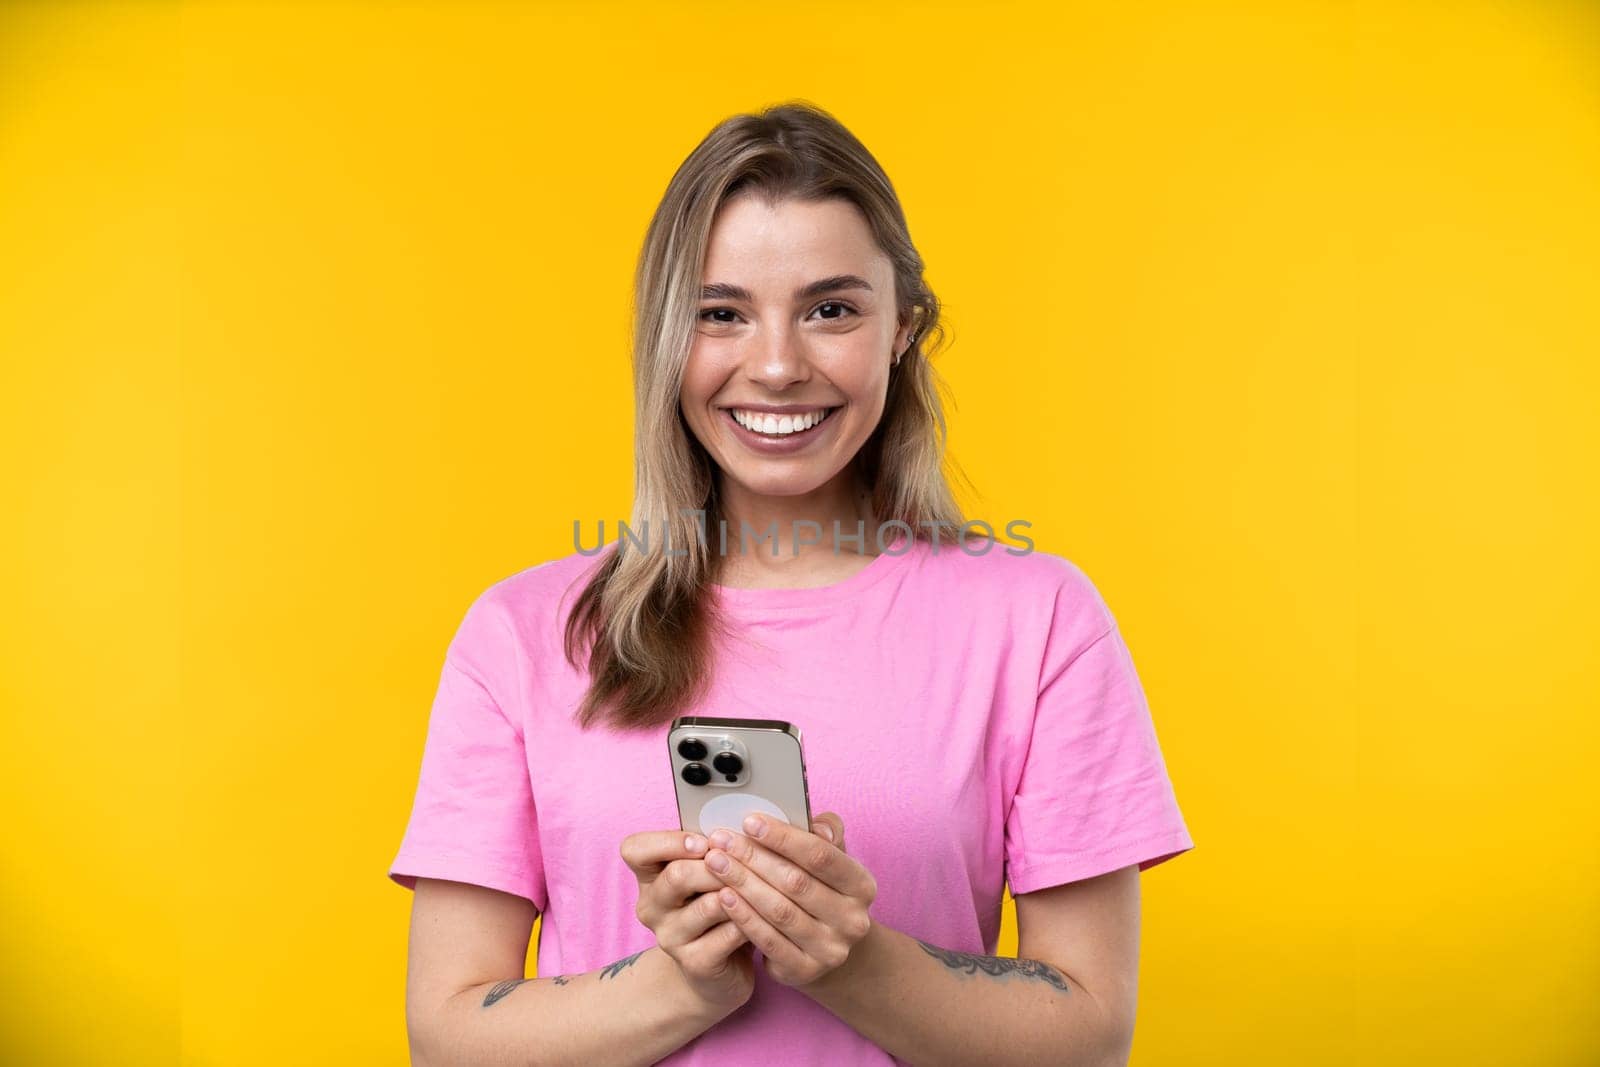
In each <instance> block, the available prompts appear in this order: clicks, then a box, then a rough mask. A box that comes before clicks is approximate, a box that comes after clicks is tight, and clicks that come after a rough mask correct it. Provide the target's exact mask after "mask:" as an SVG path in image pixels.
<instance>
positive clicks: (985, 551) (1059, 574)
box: [922, 537, 1099, 600]
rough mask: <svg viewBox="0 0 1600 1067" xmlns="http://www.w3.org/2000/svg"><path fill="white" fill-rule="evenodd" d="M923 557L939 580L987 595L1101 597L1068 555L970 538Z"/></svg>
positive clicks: (943, 543) (928, 549)
mask: <svg viewBox="0 0 1600 1067" xmlns="http://www.w3.org/2000/svg"><path fill="white" fill-rule="evenodd" d="M922 551H923V554H924V556H925V558H926V559H927V561H928V570H929V573H930V575H931V576H932V577H934V578H935V579H936V580H938V581H940V582H943V583H946V584H949V585H951V586H954V587H957V588H960V589H964V590H965V589H970V590H972V591H976V592H981V593H983V594H985V595H987V596H1020V597H1025V598H1029V599H1038V598H1041V597H1042V598H1046V599H1050V600H1054V599H1056V598H1057V597H1059V596H1065V597H1068V598H1077V599H1082V598H1085V597H1088V598H1091V599H1092V598H1094V597H1096V596H1098V595H1099V593H1098V590H1096V588H1095V585H1094V582H1092V581H1091V580H1090V579H1089V576H1088V575H1087V574H1086V573H1084V570H1083V568H1081V567H1079V566H1078V564H1077V563H1075V562H1073V561H1072V560H1071V559H1068V558H1067V557H1066V556H1062V555H1058V554H1056V553H1054V552H1046V551H1044V550H1042V549H1039V548H1034V547H1031V546H1030V547H1029V548H1027V549H1023V548H1020V547H1018V546H1016V545H1011V544H1007V543H1005V542H1003V541H998V540H985V539H982V538H977V537H972V538H968V539H967V541H966V542H965V543H956V542H952V541H949V540H943V541H941V542H940V543H939V544H938V545H937V546H934V545H932V544H926V545H925V546H924V547H923V549H922Z"/></svg>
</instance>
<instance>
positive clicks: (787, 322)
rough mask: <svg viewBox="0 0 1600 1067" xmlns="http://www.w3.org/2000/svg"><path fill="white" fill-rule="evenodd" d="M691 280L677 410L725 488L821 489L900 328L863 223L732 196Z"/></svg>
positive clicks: (824, 207)
mask: <svg viewBox="0 0 1600 1067" xmlns="http://www.w3.org/2000/svg"><path fill="white" fill-rule="evenodd" d="M702 284H703V289H702V291H701V297H702V299H701V300H700V309H699V315H698V322H697V324H696V330H695V335H694V342H693V345H692V347H691V348H690V351H689V360H688V365H687V367H686V368H685V371H684V378H683V388H682V391H681V394H680V403H681V406H682V409H683V416H684V418H685V419H686V420H687V421H688V424H689V426H690V428H691V429H692V430H693V431H694V435H695V436H696V437H697V438H699V440H700V443H701V444H702V445H704V446H705V448H706V451H708V452H709V453H710V454H711V456H712V457H713V458H714V459H715V460H716V462H717V465H718V466H719V467H720V468H721V469H722V473H723V477H724V484H725V487H726V488H728V489H731V490H733V491H735V492H737V491H738V490H739V489H743V490H745V491H747V492H749V493H751V494H756V495H762V496H794V495H798V494H804V493H810V492H812V491H814V490H816V489H818V488H820V487H823V486H825V485H828V484H829V483H831V482H832V481H833V480H834V479H835V478H837V477H839V476H840V475H841V472H845V470H846V468H847V467H848V465H849V464H850V461H851V460H852V459H853V458H854V457H855V455H856V453H857V452H858V451H860V449H861V446H862V445H863V444H865V443H866V440H867V438H868V437H869V436H871V434H872V431H873V429H874V428H875V427H876V426H877V425H878V419H879V417H880V416H881V415H882V414H883V404H884V396H885V394H886V392H887V389H888V381H889V365H890V361H891V359H892V358H893V355H894V353H897V352H899V351H901V350H902V349H903V348H904V347H905V345H906V343H907V341H908V334H909V332H910V331H909V329H902V328H900V327H901V324H900V323H898V322H897V321H896V317H895V292H894V272H893V268H892V266H891V264H890V262H889V258H888V257H887V256H886V255H884V254H883V252H882V251H881V250H880V249H879V248H878V246H877V244H876V243H875V242H874V241H873V239H872V233H871V231H870V230H869V229H868V228H867V223H866V220H865V218H863V217H862V215H861V214H860V211H859V209H857V208H856V206H855V205H854V204H852V203H850V202H849V201H847V200H842V199H830V200H825V201H819V202H804V201H797V200H786V201H783V202H782V203H780V204H778V205H777V206H776V207H768V206H767V205H766V204H765V203H764V202H763V201H762V200H761V199H760V198H759V197H756V196H753V195H741V196H736V197H735V198H734V199H732V200H729V201H728V202H727V203H725V204H724V205H723V206H722V208H721V210H720V211H719V213H718V215H717V218H716V221H715V223H714V224H713V225H712V229H711V235H710V246H709V248H708V249H707V253H706V269H705V277H704V279H702ZM819 414H820V415H822V420H821V422H819V423H816V424H815V425H811V423H812V422H813V421H814V420H815V419H816V418H817V416H818V415H819ZM756 419H759V420H760V421H759V423H756V422H755V421H753V420H756ZM741 421H743V422H744V423H747V424H748V425H741ZM769 431H775V432H769ZM729 481H731V482H733V483H735V485H733V486H728V485H727V484H726V483H727V482H729Z"/></svg>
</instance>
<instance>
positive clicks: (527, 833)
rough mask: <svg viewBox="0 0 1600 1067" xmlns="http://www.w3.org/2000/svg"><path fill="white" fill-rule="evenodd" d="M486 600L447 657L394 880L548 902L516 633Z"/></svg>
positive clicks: (476, 607) (409, 886) (474, 608)
mask: <svg viewBox="0 0 1600 1067" xmlns="http://www.w3.org/2000/svg"><path fill="white" fill-rule="evenodd" d="M498 610H500V609H498V608H497V607H496V606H495V605H494V604H493V603H492V602H490V601H488V600H486V599H485V598H484V597H480V598H479V600H478V601H477V602H476V603H474V604H473V606H472V607H471V608H470V609H469V610H468V612H467V616H466V618H465V619H464V620H463V621H462V624H461V626H460V628H459V629H458V630H457V632H456V636H455V639H454V640H453V641H452V642H451V644H450V648H449V651H448V652H447V653H446V656H445V663H444V668H443V670H442V671H441V672H440V676H439V688H438V691H437V693H436V695H435V696H434V700H433V709H432V711H431V713H430V714H429V717H428V731H427V738H426V740H425V741H424V743H423V751H422V770H421V773H420V775H419V776H418V779H417V790H416V796H415V798H414V800H413V801H412V807H411V818H410V821H409V822H408V823H407V825H406V829H405V834H404V837H403V838H402V840H401V844H400V851H399V854H398V855H396V856H395V858H394V862H393V863H392V864H391V865H390V868H389V877H390V878H391V879H392V880H393V881H395V882H397V883H398V884H400V885H402V886H404V887H405V888H407V889H415V888H416V885H417V878H418V877H423V878H442V879H448V880H450V881H454V882H468V883H471V884H473V885H481V886H487V887H488V888H490V889H498V890H500V891H501V892H505V893H513V894H515V895H517V896H521V897H526V898H528V899H529V900H531V901H532V902H533V904H534V906H535V907H537V908H538V909H539V911H540V912H541V913H543V912H544V910H545V906H546V903H547V895H546V887H545V878H544V862H543V857H542V855H541V853H540V849H539V835H538V817H537V814H536V811H535V808H534V800H533V786H532V783H531V781H530V779H529V774H528V760H527V754H526V749H525V746H524V743H523V731H522V729H521V728H520V727H519V726H518V724H517V722H516V719H515V717H514V715H513V714H511V713H509V712H508V706H509V705H510V704H511V702H512V700H513V699H514V696H513V694H514V692H515V685H514V684H512V680H513V679H514V678H515V677H516V662H515V656H516V647H515V643H514V640H513V638H512V636H511V635H512V628H511V627H510V626H509V625H507V623H506V620H504V619H497V618H496V617H495V614H496V612H497V611H498Z"/></svg>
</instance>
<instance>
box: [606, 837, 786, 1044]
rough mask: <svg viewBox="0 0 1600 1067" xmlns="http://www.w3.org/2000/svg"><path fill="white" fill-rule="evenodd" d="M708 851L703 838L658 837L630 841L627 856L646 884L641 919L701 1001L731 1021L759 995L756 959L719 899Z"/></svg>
mask: <svg viewBox="0 0 1600 1067" xmlns="http://www.w3.org/2000/svg"><path fill="white" fill-rule="evenodd" d="M696 841H697V842H698V845H697V846H696V847H690V845H691V844H693V843H694V842H696ZM705 848H706V840H705V838H703V837H701V836H700V835H698V834H686V833H685V832H684V831H682V830H652V831H646V832H644V833H637V834H629V835H628V836H627V837H625V838H623V839H622V848H621V851H622V859H623V862H624V863H626V864H627V865H628V867H629V869H630V870H632V871H633V873H634V876H635V877H636V878H637V879H638V880H639V902H638V903H637V904H636V905H634V914H635V915H637V916H638V918H639V921H640V922H642V923H644V924H645V925H646V926H647V927H649V928H650V932H651V933H653V934H655V935H656V944H657V945H660V946H661V950H662V951H663V952H665V953H666V954H667V955H668V956H670V957H672V959H673V960H674V961H675V962H676V963H677V964H678V968H679V970H681V971H682V972H683V976H684V978H685V979H686V980H687V981H688V983H689V985H690V987H691V988H692V989H693V990H694V991H695V992H696V993H697V994H698V995H699V996H700V998H701V1000H703V1001H705V1003H706V1004H707V1006H708V1007H709V1008H711V1010H713V1011H715V1012H721V1013H723V1014H726V1013H729V1012H732V1011H735V1010H736V1009H738V1008H739V1007H740V1006H741V1005H743V1004H744V1003H745V1001H747V1000H749V999H750V994H751V993H753V992H755V987H756V971H755V953H754V951H753V950H751V949H750V948H748V947H746V946H748V944H749V942H748V941H747V940H746V938H745V936H744V931H742V930H740V929H739V927H738V926H737V925H735V924H734V923H733V922H731V921H730V920H729V918H728V915H727V913H726V911H725V910H724V909H723V907H722V904H721V902H720V901H719V900H718V898H717V894H716V890H718V889H720V888H721V887H722V882H721V881H720V880H719V879H718V878H717V877H716V876H715V875H713V874H712V873H711V872H710V871H708V870H706V864H705V860H704V859H702V858H701V856H702V854H703V853H704V852H705ZM741 948H743V949H744V950H743V951H739V950H740V949H741Z"/></svg>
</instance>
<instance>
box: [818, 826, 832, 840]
mask: <svg viewBox="0 0 1600 1067" xmlns="http://www.w3.org/2000/svg"><path fill="white" fill-rule="evenodd" d="M817 836H818V837H820V838H822V839H823V840H824V841H828V842H831V841H833V827H831V826H829V825H828V824H827V823H825V822H824V823H818V824H817Z"/></svg>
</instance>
